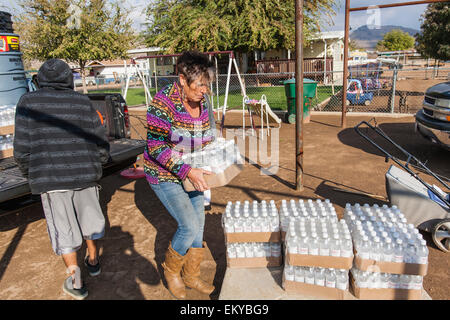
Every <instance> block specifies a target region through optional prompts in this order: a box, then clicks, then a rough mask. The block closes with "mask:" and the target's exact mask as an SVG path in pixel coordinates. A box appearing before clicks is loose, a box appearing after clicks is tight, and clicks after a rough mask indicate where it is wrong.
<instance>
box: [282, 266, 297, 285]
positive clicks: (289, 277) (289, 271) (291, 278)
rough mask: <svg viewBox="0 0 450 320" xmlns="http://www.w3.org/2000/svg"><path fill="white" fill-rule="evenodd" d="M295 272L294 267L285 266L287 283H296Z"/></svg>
mask: <svg viewBox="0 0 450 320" xmlns="http://www.w3.org/2000/svg"><path fill="white" fill-rule="evenodd" d="M294 270H295V268H294V267H293V266H290V265H285V267H284V276H285V279H286V280H287V281H295V276H294Z"/></svg>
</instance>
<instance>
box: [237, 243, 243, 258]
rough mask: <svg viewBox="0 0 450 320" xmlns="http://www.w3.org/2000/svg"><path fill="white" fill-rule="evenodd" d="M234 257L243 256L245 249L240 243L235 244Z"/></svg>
mask: <svg viewBox="0 0 450 320" xmlns="http://www.w3.org/2000/svg"><path fill="white" fill-rule="evenodd" d="M236 257H238V258H245V249H244V246H242V245H237V246H236Z"/></svg>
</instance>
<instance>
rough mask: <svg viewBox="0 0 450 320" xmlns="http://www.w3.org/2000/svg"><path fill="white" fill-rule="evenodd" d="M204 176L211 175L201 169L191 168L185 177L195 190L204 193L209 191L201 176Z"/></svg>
mask: <svg viewBox="0 0 450 320" xmlns="http://www.w3.org/2000/svg"><path fill="white" fill-rule="evenodd" d="M204 174H207V175H211V174H213V173H212V172H211V171H207V170H203V169H197V168H192V169H191V171H190V172H189V174H188V176H187V177H188V179H189V181H191V183H192V185H193V186H194V188H195V190H197V191H200V192H204V191H206V190H208V189H209V187H208V184H207V183H206V181H205V177H204V176H203V175H204Z"/></svg>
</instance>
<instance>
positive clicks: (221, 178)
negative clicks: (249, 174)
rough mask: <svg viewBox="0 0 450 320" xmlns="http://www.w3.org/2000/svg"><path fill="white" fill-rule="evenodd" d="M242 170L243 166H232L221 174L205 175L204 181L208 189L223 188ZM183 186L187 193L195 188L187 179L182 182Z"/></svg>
mask: <svg viewBox="0 0 450 320" xmlns="http://www.w3.org/2000/svg"><path fill="white" fill-rule="evenodd" d="M242 170H244V165H243V164H233V165H232V166H230V167H228V168H227V169H226V170H225V171H224V172H222V173H219V174H212V175H205V180H206V183H207V184H208V186H209V187H210V188H217V187H223V186H225V185H227V184H229V183H230V182H231V180H233V179H234V178H235V177H236V176H237V175H238V174H239V173H241V171H242ZM183 186H184V189H185V190H186V191H188V192H190V191H195V188H194V186H193V185H192V183H191V182H190V181H189V179H185V180H184V181H183Z"/></svg>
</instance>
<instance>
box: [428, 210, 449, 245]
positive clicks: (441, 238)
mask: <svg viewBox="0 0 450 320" xmlns="http://www.w3.org/2000/svg"><path fill="white" fill-rule="evenodd" d="M431 237H432V238H433V242H434V244H435V245H436V246H437V247H438V248H439V249H440V250H442V251H444V252H447V253H448V252H450V219H448V218H447V219H442V220H441V221H439V222H438V223H436V224H435V225H434V227H433V229H432V230H431Z"/></svg>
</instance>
